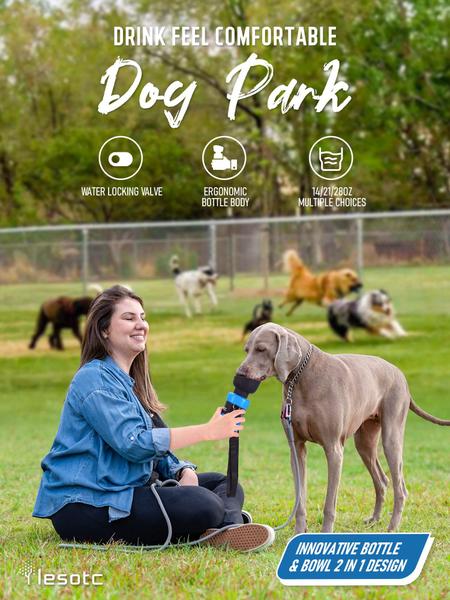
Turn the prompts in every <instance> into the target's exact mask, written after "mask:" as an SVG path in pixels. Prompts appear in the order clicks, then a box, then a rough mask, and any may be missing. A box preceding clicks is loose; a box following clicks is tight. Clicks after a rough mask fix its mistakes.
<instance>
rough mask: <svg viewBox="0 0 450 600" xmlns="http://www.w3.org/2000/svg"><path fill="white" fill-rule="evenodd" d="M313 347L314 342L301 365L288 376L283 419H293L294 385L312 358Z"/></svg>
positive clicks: (282, 413)
mask: <svg viewBox="0 0 450 600" xmlns="http://www.w3.org/2000/svg"><path fill="white" fill-rule="evenodd" d="M312 349H313V347H312V344H310V346H309V348H308V352H307V353H306V355H305V358H304V359H303V360H302V362H301V363H300V365H299V366H298V367H297V368H296V369H295V371H293V373H292V374H291V375H290V376H289V377H288V381H287V382H286V384H287V386H288V388H287V393H286V398H285V400H284V404H283V409H282V411H281V418H282V419H288V420H289V421H290V420H291V413H292V395H293V393H294V386H295V384H296V383H297V381H298V380H299V379H300V375H301V374H302V373H303V371H304V370H305V368H306V365H307V364H308V362H309V359H310V358H311V354H312Z"/></svg>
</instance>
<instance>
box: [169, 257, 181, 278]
mask: <svg viewBox="0 0 450 600" xmlns="http://www.w3.org/2000/svg"><path fill="white" fill-rule="evenodd" d="M169 266H170V268H171V269H172V273H173V274H174V275H179V274H180V273H181V269H180V259H179V258H178V256H177V255H176V254H174V255H173V256H172V257H171V258H170V260H169Z"/></svg>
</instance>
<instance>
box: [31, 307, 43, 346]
mask: <svg viewBox="0 0 450 600" xmlns="http://www.w3.org/2000/svg"><path fill="white" fill-rule="evenodd" d="M47 323H48V319H47V317H46V316H45V314H44V311H43V310H42V309H41V310H40V311H39V316H38V321H37V325H36V331H35V333H34V335H33V337H32V338H31V340H30V343H29V345H28V348H30V350H33V348H35V346H36V343H37V341H38V339H39V338H40V337H41V335H42V334H43V333H44V331H45V328H46V327H47Z"/></svg>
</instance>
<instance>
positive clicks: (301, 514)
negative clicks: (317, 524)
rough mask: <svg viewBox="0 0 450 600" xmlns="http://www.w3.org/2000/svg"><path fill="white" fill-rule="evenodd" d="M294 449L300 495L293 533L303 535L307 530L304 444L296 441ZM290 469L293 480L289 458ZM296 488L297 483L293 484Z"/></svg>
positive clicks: (293, 468) (293, 471)
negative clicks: (298, 471)
mask: <svg viewBox="0 0 450 600" xmlns="http://www.w3.org/2000/svg"><path fill="white" fill-rule="evenodd" d="M295 448H296V451H297V458H298V466H299V470H300V473H299V475H300V490H299V491H297V493H299V494H300V503H299V505H298V508H297V512H296V513H295V533H305V532H306V530H307V525H306V444H305V443H304V442H300V441H296V442H295ZM291 467H292V473H293V475H294V479H295V476H296V473H295V466H294V460H293V458H292V457H291ZM295 487H296V488H297V481H296V483H295Z"/></svg>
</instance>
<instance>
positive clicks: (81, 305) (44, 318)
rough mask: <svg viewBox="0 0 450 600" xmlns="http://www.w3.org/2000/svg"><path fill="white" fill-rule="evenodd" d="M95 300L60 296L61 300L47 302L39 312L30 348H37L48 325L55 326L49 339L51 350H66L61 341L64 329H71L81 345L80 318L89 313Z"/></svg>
mask: <svg viewBox="0 0 450 600" xmlns="http://www.w3.org/2000/svg"><path fill="white" fill-rule="evenodd" d="M93 300H94V299H93V298H90V297H89V296H84V297H82V298H68V297H67V296H60V297H59V298H53V299H51V300H46V301H45V302H44V303H43V304H42V306H41V308H40V310H39V315H38V319H37V324H36V331H35V333H34V334H33V336H32V338H31V340H30V343H29V345H28V347H29V348H30V349H33V348H35V346H36V343H37V341H38V339H39V338H40V337H41V335H42V334H43V333H44V331H45V329H46V327H47V324H48V323H52V325H53V331H52V333H51V334H50V335H49V338H48V341H49V343H50V347H51V348H56V349H57V350H64V346H63V343H62V339H61V330H62V329H71V330H72V332H73V334H74V336H75V337H76V338H78V340H79V341H80V343H81V332H80V316H81V315H86V314H87V313H88V311H89V309H90V307H91V304H92V302H93Z"/></svg>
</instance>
